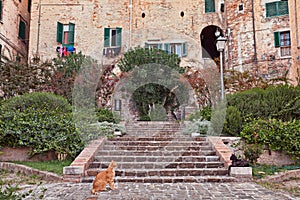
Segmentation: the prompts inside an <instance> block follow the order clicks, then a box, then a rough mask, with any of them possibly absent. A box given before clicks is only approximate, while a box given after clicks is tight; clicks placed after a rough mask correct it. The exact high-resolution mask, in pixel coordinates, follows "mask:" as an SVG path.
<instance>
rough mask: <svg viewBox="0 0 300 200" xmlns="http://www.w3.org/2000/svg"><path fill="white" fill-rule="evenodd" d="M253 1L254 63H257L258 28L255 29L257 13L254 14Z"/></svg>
mask: <svg viewBox="0 0 300 200" xmlns="http://www.w3.org/2000/svg"><path fill="white" fill-rule="evenodd" d="M251 1H252V26H253V48H254V60H253V61H254V63H255V64H256V63H257V52H256V29H255V14H254V0H251Z"/></svg>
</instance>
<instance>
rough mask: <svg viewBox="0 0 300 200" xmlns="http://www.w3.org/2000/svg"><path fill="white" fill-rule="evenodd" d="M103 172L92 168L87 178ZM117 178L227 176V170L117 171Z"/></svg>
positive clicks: (87, 172)
mask: <svg viewBox="0 0 300 200" xmlns="http://www.w3.org/2000/svg"><path fill="white" fill-rule="evenodd" d="M101 171H103V170H102V169H98V168H91V169H88V170H87V171H86V175H87V176H96V175H97V174H98V173H99V172H101ZM115 173H116V176H132V177H148V176H225V175H227V174H228V170H227V169H225V168H184V169H116V170H115Z"/></svg>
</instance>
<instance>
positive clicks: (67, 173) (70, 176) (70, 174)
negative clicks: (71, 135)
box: [63, 138, 107, 183]
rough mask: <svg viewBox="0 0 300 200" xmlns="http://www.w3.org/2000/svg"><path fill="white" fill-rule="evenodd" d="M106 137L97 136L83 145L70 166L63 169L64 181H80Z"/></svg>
mask: <svg viewBox="0 0 300 200" xmlns="http://www.w3.org/2000/svg"><path fill="white" fill-rule="evenodd" d="M106 140H107V138H99V139H97V140H93V141H91V142H90V144H88V145H87V147H85V148H84V149H83V150H82V151H81V153H80V154H79V155H78V156H77V157H76V158H75V160H74V161H73V162H72V163H71V165H70V166H68V167H64V169H63V181H64V182H74V183H78V182H81V179H82V177H84V176H85V175H86V174H85V173H86V170H87V169H88V167H89V165H90V164H91V162H93V160H94V158H95V154H96V152H97V151H98V150H99V149H100V148H101V147H102V146H103V144H104V143H105V141H106Z"/></svg>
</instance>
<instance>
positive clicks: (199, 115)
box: [187, 106, 212, 121]
mask: <svg viewBox="0 0 300 200" xmlns="http://www.w3.org/2000/svg"><path fill="white" fill-rule="evenodd" d="M211 112H212V110H211V107H210V106H206V107H204V108H203V109H202V110H200V111H198V110H197V111H195V112H194V113H191V114H190V115H189V116H188V117H187V120H189V121H193V120H194V119H204V120H208V121H209V120H210V119H211Z"/></svg>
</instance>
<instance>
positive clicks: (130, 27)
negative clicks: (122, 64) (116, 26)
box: [129, 0, 132, 49]
mask: <svg viewBox="0 0 300 200" xmlns="http://www.w3.org/2000/svg"><path fill="white" fill-rule="evenodd" d="M131 39H132V0H130V2H129V48H130V49H131V45H132V44H131Z"/></svg>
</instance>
